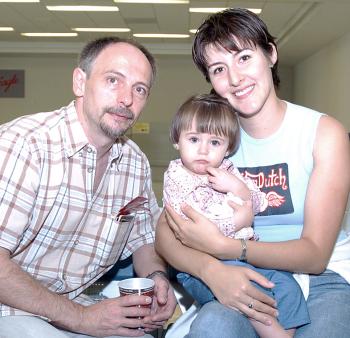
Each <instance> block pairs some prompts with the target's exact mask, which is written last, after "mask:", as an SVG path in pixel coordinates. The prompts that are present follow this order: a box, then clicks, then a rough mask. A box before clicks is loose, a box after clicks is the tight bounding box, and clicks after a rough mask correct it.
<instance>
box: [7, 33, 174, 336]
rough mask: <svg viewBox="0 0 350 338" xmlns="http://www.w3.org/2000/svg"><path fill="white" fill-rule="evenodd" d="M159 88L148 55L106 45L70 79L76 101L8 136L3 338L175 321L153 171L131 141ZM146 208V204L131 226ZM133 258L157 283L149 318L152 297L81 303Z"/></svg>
mask: <svg viewBox="0 0 350 338" xmlns="http://www.w3.org/2000/svg"><path fill="white" fill-rule="evenodd" d="M154 77H155V63H154V59H153V57H152V55H151V54H150V53H149V52H148V51H147V50H146V49H145V48H144V47H143V46H141V45H139V44H137V43H136V42H134V41H131V40H123V39H120V38H116V37H110V38H101V39H98V40H96V41H92V42H90V43H89V44H87V45H86V47H85V48H84V49H83V51H82V53H81V56H80V60H79V66H78V68H76V69H75V70H74V72H73V92H74V94H75V96H76V99H75V101H73V102H72V103H70V104H69V105H68V106H67V107H63V108H61V109H59V110H57V111H54V112H49V113H39V114H35V115H32V116H24V117H21V118H19V119H16V120H14V121H11V122H9V123H7V124H5V125H3V126H1V127H0V144H1V146H0V163H1V165H0V180H1V181H0V266H1V269H0V309H1V317H0V336H1V337H6V338H7V337H11V338H17V337H21V338H23V337H36V338H44V337H45V338H47V337H50V338H53V337H86V336H98V337H106V336H113V337H116V336H118V337H119V336H127V337H131V336H132V337H136V336H143V335H144V334H145V332H148V331H151V330H153V329H155V328H158V327H161V326H162V324H163V323H164V321H165V320H167V319H168V318H169V317H170V316H171V315H172V313H173V310H174V308H175V305H176V300H175V296H174V294H173V291H172V289H171V287H170V286H169V283H168V280H167V279H166V277H165V276H164V274H163V272H164V271H165V265H164V262H163V261H162V260H161V259H160V257H159V256H158V255H157V254H156V253H155V251H154V248H153V241H154V226H155V224H156V222H157V219H158V216H159V208H158V205H157V202H156V199H155V196H154V193H153V191H152V187H151V173H150V168H149V163H148V161H147V158H146V157H145V155H144V154H143V153H142V152H141V151H140V149H139V148H138V147H137V145H136V144H135V143H133V142H132V141H131V140H129V139H128V138H127V137H125V136H123V135H124V133H125V132H126V131H127V130H128V129H129V128H130V127H131V126H132V125H133V123H134V122H135V121H136V120H137V118H138V117H139V115H140V113H141V111H142V109H143V108H144V106H145V104H146V102H147V98H148V96H149V92H150V89H151V86H152V83H153V80H154ZM137 197H142V198H144V200H142V202H143V201H145V202H144V203H141V204H140V205H139V206H138V207H136V208H132V209H131V211H129V214H128V215H123V212H121V211H120V210H121V208H122V207H124V206H125V205H126V204H127V203H128V202H130V201H132V200H134V199H135V198H137ZM130 254H132V255H133V262H134V268H135V271H136V273H137V274H138V275H139V276H143V277H144V276H149V277H150V278H153V279H154V281H155V284H156V287H155V297H154V299H153V304H152V311H151V313H150V310H149V309H148V308H147V307H142V306H140V305H145V304H149V303H150V302H151V301H152V299H151V298H150V297H146V296H138V295H136V296H128V297H120V298H115V299H106V300H102V301H100V302H98V303H96V304H94V303H93V302H92V301H91V300H90V299H88V297H86V296H85V295H84V294H82V291H83V290H84V289H86V288H87V287H88V286H89V285H91V284H92V283H93V282H94V281H95V280H97V279H98V278H99V277H101V276H102V275H103V274H104V273H105V272H107V271H108V270H109V269H110V268H111V267H112V266H113V265H114V264H115V263H116V262H117V261H118V260H119V259H120V258H126V257H128V256H129V255H130ZM140 328H142V329H140ZM146 336H147V337H149V335H147V334H146Z"/></svg>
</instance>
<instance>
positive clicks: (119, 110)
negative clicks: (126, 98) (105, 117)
mask: <svg viewBox="0 0 350 338" xmlns="http://www.w3.org/2000/svg"><path fill="white" fill-rule="evenodd" d="M104 112H105V113H108V114H117V115H119V116H123V117H125V118H127V119H130V120H133V119H134V117H135V116H134V113H133V112H132V111H131V110H130V109H129V108H126V107H120V108H113V107H108V108H105V109H104Z"/></svg>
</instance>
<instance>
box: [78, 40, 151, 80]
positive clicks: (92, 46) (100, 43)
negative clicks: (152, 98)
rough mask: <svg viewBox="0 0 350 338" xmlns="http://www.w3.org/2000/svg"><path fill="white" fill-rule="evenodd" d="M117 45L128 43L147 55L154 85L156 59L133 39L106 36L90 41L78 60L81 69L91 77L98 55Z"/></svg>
mask: <svg viewBox="0 0 350 338" xmlns="http://www.w3.org/2000/svg"><path fill="white" fill-rule="evenodd" d="M116 43H127V44H129V45H131V46H134V47H136V48H137V49H139V50H140V51H141V52H142V53H143V54H144V55H145V57H146V58H147V60H148V62H149V63H150V65H151V68H152V83H153V82H154V80H155V78H156V73H157V69H156V62H155V59H154V57H153V55H152V54H151V53H150V52H149V51H148V50H147V48H146V47H144V46H143V45H141V44H139V43H138V42H137V41H135V40H132V39H124V38H120V37H117V36H106V37H102V38H99V39H96V40H93V41H90V42H89V43H88V44H86V45H85V47H84V48H83V50H82V51H81V53H80V56H79V59H78V67H79V68H81V69H82V70H83V71H84V72H85V73H86V75H87V76H88V77H89V76H90V73H91V69H92V65H93V63H94V61H95V59H96V58H97V57H98V55H99V54H100V53H101V52H102V51H103V50H104V49H105V48H106V47H108V46H110V45H112V44H116Z"/></svg>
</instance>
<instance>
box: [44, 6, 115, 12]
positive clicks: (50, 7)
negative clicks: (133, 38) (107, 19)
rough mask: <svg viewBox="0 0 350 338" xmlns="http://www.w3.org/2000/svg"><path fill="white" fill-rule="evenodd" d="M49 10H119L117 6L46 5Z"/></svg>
mask: <svg viewBox="0 0 350 338" xmlns="http://www.w3.org/2000/svg"><path fill="white" fill-rule="evenodd" d="M46 8H47V9H48V10H49V11H68V12H71V11H72V12H119V8H118V7H117V6H46Z"/></svg>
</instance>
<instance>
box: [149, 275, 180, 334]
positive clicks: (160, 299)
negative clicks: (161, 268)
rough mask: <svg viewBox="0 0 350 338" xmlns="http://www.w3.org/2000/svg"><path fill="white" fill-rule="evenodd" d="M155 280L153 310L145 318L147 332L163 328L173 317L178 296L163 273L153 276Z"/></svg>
mask: <svg viewBox="0 0 350 338" xmlns="http://www.w3.org/2000/svg"><path fill="white" fill-rule="evenodd" d="M152 279H153V280H154V282H155V287H154V297H153V302H152V311H151V314H150V316H147V317H145V318H144V324H143V325H144V327H145V331H146V332H150V331H153V330H155V329H159V328H162V327H163V326H164V324H165V323H166V321H167V320H168V319H169V318H171V316H172V315H173V313H174V311H175V308H176V304H177V301H176V297H175V294H174V291H173V288H172V287H171V285H170V283H169V281H168V279H167V278H165V277H164V276H162V275H155V276H154V277H152Z"/></svg>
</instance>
